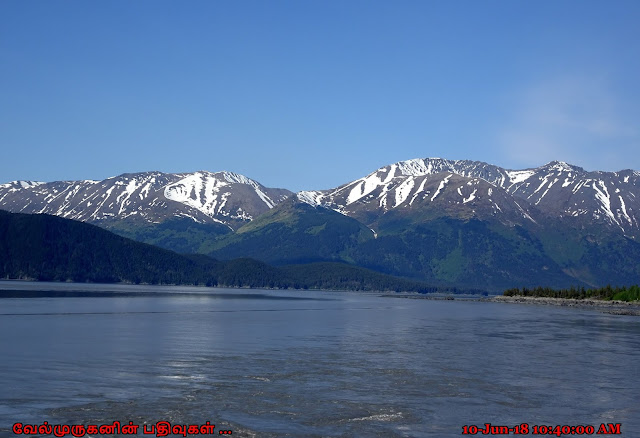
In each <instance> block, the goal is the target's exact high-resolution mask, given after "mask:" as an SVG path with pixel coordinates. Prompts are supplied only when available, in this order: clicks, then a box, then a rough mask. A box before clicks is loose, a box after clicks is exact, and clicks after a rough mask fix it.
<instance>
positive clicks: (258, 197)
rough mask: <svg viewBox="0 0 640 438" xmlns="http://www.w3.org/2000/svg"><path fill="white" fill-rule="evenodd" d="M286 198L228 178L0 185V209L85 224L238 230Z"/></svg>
mask: <svg viewBox="0 0 640 438" xmlns="http://www.w3.org/2000/svg"><path fill="white" fill-rule="evenodd" d="M290 194H291V192H290V191H288V190H285V189H272V188H267V187H264V186H263V185H261V184H260V183H258V182H256V181H254V180H252V179H250V178H247V177H246V176H243V175H239V174H236V173H232V172H216V173H211V172H204V171H201V172H194V173H183V174H171V173H162V172H143V173H128V174H123V175H119V176H115V177H111V178H107V179H105V180H103V181H91V180H85V181H57V182H51V183H43V182H34V181H14V182H10V183H7V184H2V185H0V208H2V209H5V210H9V211H12V212H22V213H47V214H52V215H57V216H62V217H65V218H68V219H75V220H80V221H86V222H93V223H98V224H99V223H100V222H102V221H109V220H122V219H129V220H142V221H144V222H150V223H159V222H162V221H164V220H167V219H170V218H174V217H183V218H190V219H192V220H193V221H196V222H199V223H211V222H218V223H222V224H225V225H227V226H229V227H230V228H234V229H235V228H237V227H238V226H240V225H242V224H243V223H245V222H247V221H250V220H252V219H253V218H254V217H256V216H258V215H260V214H262V213H264V212H265V211H267V210H269V209H270V208H272V207H273V206H274V205H276V204H277V203H279V202H281V201H282V200H284V199H286V198H287V197H288V196H289V195H290Z"/></svg>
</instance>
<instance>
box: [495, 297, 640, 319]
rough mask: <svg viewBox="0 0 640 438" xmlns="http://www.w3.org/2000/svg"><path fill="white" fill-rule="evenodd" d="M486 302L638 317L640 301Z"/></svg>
mask: <svg viewBox="0 0 640 438" xmlns="http://www.w3.org/2000/svg"><path fill="white" fill-rule="evenodd" d="M486 301H491V302H494V303H516V304H538V305H547V306H564V307H578V308H583V309H594V310H600V311H602V312H603V313H609V314H612V315H633V316H640V301H613V300H612V301H606V300H595V299H593V298H585V299H583V300H578V299H574V298H551V297H524V296H513V297H507V296H504V295H496V296H493V297H490V298H487V299H486Z"/></svg>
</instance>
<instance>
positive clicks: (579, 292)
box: [490, 286, 640, 316]
mask: <svg viewBox="0 0 640 438" xmlns="http://www.w3.org/2000/svg"><path fill="white" fill-rule="evenodd" d="M490 300H491V301H496V302H507V303H528V304H546V305H555V306H568V307H582V308H597V309H598V310H601V311H603V312H605V313H611V314H616V315H635V316H640V300H639V299H638V286H631V287H623V288H611V287H609V286H607V287H606V288H601V289H590V290H586V291H585V290H584V289H567V290H552V289H548V288H536V289H510V290H507V291H505V293H504V295H498V296H495V297H491V298H490Z"/></svg>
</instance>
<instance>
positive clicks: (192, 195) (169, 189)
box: [0, 158, 640, 289]
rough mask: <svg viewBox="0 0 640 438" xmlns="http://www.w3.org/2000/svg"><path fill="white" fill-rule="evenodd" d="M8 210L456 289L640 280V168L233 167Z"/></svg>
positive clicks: (26, 198) (101, 185)
mask: <svg viewBox="0 0 640 438" xmlns="http://www.w3.org/2000/svg"><path fill="white" fill-rule="evenodd" d="M303 204H304V205H307V206H309V207H310V208H304V207H303V206H302V205H303ZM0 208H2V209H7V210H9V211H16V212H30V213H40V212H45V213H52V214H57V215H60V216H63V217H68V218H73V219H77V220H84V221H86V222H90V223H93V224H96V225H99V226H101V227H104V228H107V229H110V230H112V231H114V232H117V233H118V234H120V235H122V236H125V237H130V238H134V239H137V240H140V241H143V242H147V243H152V244H157V245H160V246H162V247H164V248H167V249H172V250H176V251H180V252H184V253H189V252H198V253H203V254H208V255H211V256H213V257H216V258H220V259H230V258H236V257H254V256H255V257H256V258H258V259H260V260H262V261H265V262H268V263H274V264H276V265H282V264H291V263H294V264H295V263H309V262H328V261H330V262H344V263H350V264H354V265H358V266H362V267H365V268H369V269H374V270H377V271H378V272H382V273H385V274H391V275H399V276H403V277H408V278H413V279H416V280H420V281H428V282H431V283H432V284H443V285H449V286H454V287H455V286H464V287H472V288H474V287H487V288H492V289H499V288H503V287H506V288H508V287H521V286H538V285H548V286H557V287H567V286H571V285H577V286H579V285H588V286H603V285H606V284H607V283H612V284H618V283H617V282H618V281H620V282H623V284H624V283H627V282H629V281H631V282H638V278H640V264H639V262H638V261H639V260H640V217H638V215H639V214H640V213H639V212H640V172H638V171H634V170H622V171H619V172H602V171H586V170H584V169H583V168H581V167H579V166H573V165H570V164H567V163H565V162H561V161H552V162H549V163H547V164H545V165H542V166H539V167H536V168H529V169H521V170H513V169H504V168H501V167H499V166H495V165H492V164H488V163H485V162H480V161H471V160H446V159H441V158H437V159H435V158H418V159H412V160H405V161H399V162H397V163H393V164H390V165H388V166H383V167H381V168H379V169H377V170H374V171H373V172H371V173H369V174H368V175H365V176H363V177H361V178H359V179H356V180H354V181H351V182H348V183H345V184H342V185H340V186H338V187H335V188H332V189H326V190H308V191H300V192H297V193H293V192H291V191H289V190H287V189H273V188H267V187H265V186H263V185H261V184H260V183H259V182H257V181H255V180H252V179H250V178H248V177H246V176H244V175H240V174H237V173H234V172H228V171H223V172H208V171H198V172H192V173H182V174H166V173H162V172H142V173H128V174H122V175H119V176H117V177H112V178H109V179H107V180H103V181H92V180H87V181H81V182H75V183H74V182H53V183H42V182H37V181H14V182H11V183H7V184H2V185H0ZM476 282H478V283H477V284H476ZM536 282H537V283H536Z"/></svg>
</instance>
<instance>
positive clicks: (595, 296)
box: [503, 285, 640, 302]
mask: <svg viewBox="0 0 640 438" xmlns="http://www.w3.org/2000/svg"><path fill="white" fill-rule="evenodd" d="M503 295H504V296H505V297H533V298H564V299H572V300H587V299H590V300H602V301H627V302H630V301H639V300H640V286H638V285H632V286H615V287H614V286H610V285H608V286H605V287H601V288H594V289H586V288H584V287H571V288H569V289H552V288H549V287H535V288H526V287H523V288H513V289H507V290H506V291H504V293H503Z"/></svg>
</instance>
